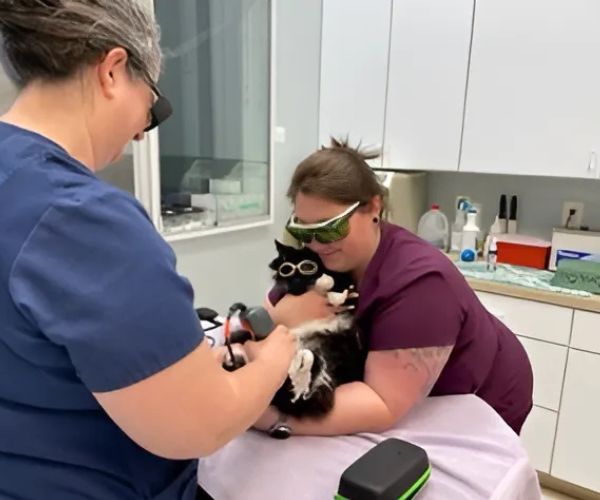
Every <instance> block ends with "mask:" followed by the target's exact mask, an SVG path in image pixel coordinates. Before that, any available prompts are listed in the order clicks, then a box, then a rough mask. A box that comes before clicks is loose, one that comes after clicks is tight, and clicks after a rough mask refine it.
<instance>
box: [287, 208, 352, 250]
mask: <svg viewBox="0 0 600 500" xmlns="http://www.w3.org/2000/svg"><path fill="white" fill-rule="evenodd" d="M360 205H361V203H360V201H357V202H356V203H355V204H354V205H352V206H350V207H348V208H347V209H346V210H344V211H343V212H342V213H341V214H340V215H336V216H335V217H333V218H331V219H329V220H326V221H323V222H317V223H315V224H300V223H299V222H297V219H296V215H295V214H292V216H291V217H290V220H289V221H288V223H287V224H286V226H285V229H286V230H287V232H288V233H290V234H291V235H292V236H293V237H294V238H295V239H296V240H297V241H299V242H300V243H310V242H311V241H312V240H313V239H315V240H317V241H318V242H319V243H325V244H327V243H333V242H334V241H340V240H343V239H344V238H345V237H346V236H348V233H349V232H350V217H352V214H354V212H356V210H357V209H358V207H359V206H360Z"/></svg>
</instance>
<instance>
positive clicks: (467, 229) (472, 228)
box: [460, 209, 479, 254]
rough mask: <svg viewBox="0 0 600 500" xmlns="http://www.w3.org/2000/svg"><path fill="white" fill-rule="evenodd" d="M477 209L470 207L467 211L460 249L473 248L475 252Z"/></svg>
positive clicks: (462, 250)
mask: <svg viewBox="0 0 600 500" xmlns="http://www.w3.org/2000/svg"><path fill="white" fill-rule="evenodd" d="M478 233H479V228H478V227H477V210H474V209H471V210H469V212H468V213H467V223H466V224H465V225H464V227H463V232H462V240H461V246H460V251H461V253H462V252H464V251H465V250H473V251H474V252H475V254H477V234H478Z"/></svg>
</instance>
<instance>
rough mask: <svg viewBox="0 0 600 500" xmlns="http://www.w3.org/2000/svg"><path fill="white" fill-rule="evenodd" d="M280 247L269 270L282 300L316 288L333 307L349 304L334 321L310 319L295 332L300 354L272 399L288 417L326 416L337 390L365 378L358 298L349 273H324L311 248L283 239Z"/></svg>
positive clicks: (323, 268)
mask: <svg viewBox="0 0 600 500" xmlns="http://www.w3.org/2000/svg"><path fill="white" fill-rule="evenodd" d="M275 246H276V247H277V253H278V255H277V257H276V258H275V259H274V260H273V261H272V262H271V263H270V264H269V267H270V268H271V269H272V270H273V272H274V281H275V287H274V292H275V293H276V294H278V295H279V297H282V296H283V295H285V294H287V293H291V294H292V295H301V294H303V293H305V292H307V291H309V290H311V289H313V288H316V289H317V290H319V291H321V292H323V293H327V296H328V299H329V301H330V303H332V304H333V305H342V304H344V305H346V306H348V307H347V308H346V310H344V312H341V313H339V314H337V315H336V316H335V317H334V318H333V319H331V320H317V321H310V322H308V323H305V324H303V325H300V326H298V327H296V328H294V329H293V330H292V333H293V334H294V335H296V336H297V338H298V353H297V355H296V357H295V359H294V361H293V362H292V365H291V366H290V369H289V372H288V374H289V376H288V378H287V379H286V381H285V383H284V385H283V386H282V387H281V388H280V389H279V390H278V391H277V393H276V394H275V397H274V399H273V401H272V404H273V405H274V406H275V407H277V408H278V409H279V411H281V412H282V413H285V414H286V415H292V416H296V417H308V416H310V417H318V416H322V415H325V414H326V413H328V412H329V411H330V410H331V409H332V407H333V399H334V398H333V395H334V391H335V388H336V387H338V386H339V385H341V384H345V383H348V382H354V381H358V380H362V379H363V374H364V366H365V360H366V351H365V349H364V348H363V346H362V345H361V339H360V335H359V331H358V328H357V326H356V325H355V322H354V318H353V314H352V312H351V310H352V308H353V307H354V305H353V304H352V301H355V299H356V297H357V296H358V294H356V293H354V291H353V290H354V285H353V283H352V279H351V277H350V275H349V274H346V273H338V272H331V271H329V270H327V269H325V266H324V265H323V263H322V262H321V259H320V258H319V256H318V255H317V254H316V253H314V252H312V251H311V250H309V249H308V248H300V249H297V248H294V247H289V246H286V245H283V244H282V243H280V242H278V241H275Z"/></svg>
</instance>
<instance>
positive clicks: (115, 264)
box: [0, 123, 204, 500]
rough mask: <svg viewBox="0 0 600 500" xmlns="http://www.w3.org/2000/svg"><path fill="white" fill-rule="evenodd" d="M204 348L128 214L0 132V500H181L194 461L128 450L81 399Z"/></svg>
mask: <svg viewBox="0 0 600 500" xmlns="http://www.w3.org/2000/svg"><path fill="white" fill-rule="evenodd" d="M203 336H204V335H203V332H202V329H201V326H200V324H199V322H198V319H197V317H196V314H195V311H194V307H193V291H192V288H191V286H190V284H189V283H188V282H187V281H186V280H185V279H184V278H182V277H181V276H179V275H178V274H177V272H176V270H175V256H174V254H173V251H172V250H171V248H170V247H169V246H168V245H167V244H166V243H165V241H164V240H163V239H162V238H161V236H160V235H159V234H158V233H157V232H156V231H155V229H154V227H153V226H152V224H151V222H150V221H149V219H148V217H147V215H146V213H145V211H144V209H143V208H142V207H141V206H140V205H139V203H138V202H137V201H136V200H135V199H134V198H132V197H131V196H130V195H129V194H127V193H125V192H123V191H120V190H118V189H116V188H114V187H112V186H110V185H108V184H106V183H105V182H103V181H102V180H100V179H98V178H97V177H96V176H95V175H94V174H93V173H92V172H91V171H89V170H88V169H87V168H85V167H84V166H83V165H82V164H80V163H79V162H77V161H76V160H75V159H73V158H72V157H70V156H69V155H68V154H67V152H66V151H65V150H63V149H62V148H61V147H59V146H58V145H57V144H55V143H53V142H52V141H50V140H48V139H46V138H44V137H42V136H40V135H38V134H35V133H33V132H29V131H26V130H23V129H20V128H17V127H14V126H12V125H8V124H5V123H0V498H18V499H20V500H30V499H31V500H39V499H42V498H48V499H57V500H71V499H73V500H75V499H77V500H79V499H83V498H85V499H93V500H95V499H97V500H109V499H119V500H128V499H142V498H143V499H156V500H159V499H160V500H167V499H169V500H171V499H186V500H187V499H193V498H194V496H195V491H196V466H197V461H187V460H181V461H177V460H166V459H162V458H159V457H157V456H155V455H153V454H151V453H149V452H147V451H145V450H144V449H142V448H140V447H139V446H138V445H136V444H135V443H134V442H133V441H132V440H131V439H129V438H128V437H127V436H126V435H125V434H124V433H123V432H122V431H121V430H120V429H119V428H118V427H117V426H116V425H115V424H114V423H113V422H112V421H111V420H110V418H109V417H108V416H107V414H106V413H105V412H104V411H103V410H102V408H101V407H100V406H99V405H98V403H97V402H96V400H95V399H94V397H93V396H92V394H91V393H92V392H105V391H112V390H116V389H121V388H123V387H127V386H129V385H131V384H134V383H136V382H138V381H140V380H142V379H144V378H146V377H149V376H151V375H153V374H155V373H157V372H159V371H160V370H162V369H163V368H166V367H168V366H169V365H171V364H173V363H175V362H176V361H178V360H179V359H181V358H182V357H184V356H185V355H187V354H188V353H190V352H191V351H192V350H194V349H195V348H196V347H197V346H198V345H199V344H200V342H201V341H202V339H203Z"/></svg>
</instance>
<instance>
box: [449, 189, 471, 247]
mask: <svg viewBox="0 0 600 500" xmlns="http://www.w3.org/2000/svg"><path fill="white" fill-rule="evenodd" d="M469 206H470V202H469V200H468V198H466V197H464V196H460V197H458V198H457V199H456V206H455V207H454V209H455V214H454V222H453V223H452V229H451V231H450V251H451V252H460V245H461V239H462V230H463V227H464V225H465V223H466V216H467V210H468V207H469Z"/></svg>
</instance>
